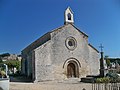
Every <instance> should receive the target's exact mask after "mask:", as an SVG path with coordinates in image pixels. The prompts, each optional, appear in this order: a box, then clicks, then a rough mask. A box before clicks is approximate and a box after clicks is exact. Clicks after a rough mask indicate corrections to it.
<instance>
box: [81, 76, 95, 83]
mask: <svg viewBox="0 0 120 90" xmlns="http://www.w3.org/2000/svg"><path fill="white" fill-rule="evenodd" d="M94 80H95V78H94V77H84V78H81V82H85V83H92V82H94Z"/></svg>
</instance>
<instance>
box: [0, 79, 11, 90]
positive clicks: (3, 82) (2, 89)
mask: <svg viewBox="0 0 120 90" xmlns="http://www.w3.org/2000/svg"><path fill="white" fill-rule="evenodd" d="M0 90H9V79H8V78H3V79H2V78H0Z"/></svg>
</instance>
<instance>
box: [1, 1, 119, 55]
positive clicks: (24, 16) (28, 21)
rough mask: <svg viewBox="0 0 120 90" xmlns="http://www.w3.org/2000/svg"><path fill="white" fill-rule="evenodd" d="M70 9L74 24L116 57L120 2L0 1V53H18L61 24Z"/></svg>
mask: <svg viewBox="0 0 120 90" xmlns="http://www.w3.org/2000/svg"><path fill="white" fill-rule="evenodd" d="M68 6H70V7H71V9H72V10H73V12H74V19H75V25H76V26H77V27H78V28H79V29H80V30H81V31H83V32H85V33H86V34H88V36H89V43H91V44H92V45H93V46H94V47H96V48H97V49H98V50H100V49H99V45H100V44H101V43H102V44H103V45H104V52H105V55H109V56H110V57H120V40H119V39H120V0H0V53H5V52H9V53H14V54H20V53H21V50H22V49H24V48H25V47H26V46H27V45H29V44H30V43H32V42H33V41H35V40H36V39H38V38H39V37H40V36H42V35H43V34H45V33H46V32H48V31H50V30H53V29H55V28H57V27H59V26H62V25H63V24H64V10H65V9H66V8H67V7H68Z"/></svg>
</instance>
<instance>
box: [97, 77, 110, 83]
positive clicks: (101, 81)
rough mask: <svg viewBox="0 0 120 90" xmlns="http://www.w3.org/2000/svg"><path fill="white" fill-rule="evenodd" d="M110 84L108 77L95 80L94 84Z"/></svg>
mask: <svg viewBox="0 0 120 90" xmlns="http://www.w3.org/2000/svg"><path fill="white" fill-rule="evenodd" d="M109 82H110V78H108V77H103V78H97V79H96V83H109Z"/></svg>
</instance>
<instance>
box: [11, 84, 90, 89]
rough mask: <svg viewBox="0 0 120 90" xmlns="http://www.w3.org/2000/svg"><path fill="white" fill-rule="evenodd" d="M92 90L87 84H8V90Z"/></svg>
mask: <svg viewBox="0 0 120 90" xmlns="http://www.w3.org/2000/svg"><path fill="white" fill-rule="evenodd" d="M83 88H85V90H92V84H89V83H61V82H39V83H20V82H10V90H83Z"/></svg>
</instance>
